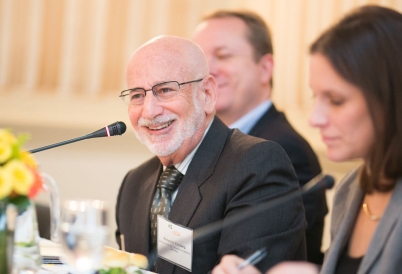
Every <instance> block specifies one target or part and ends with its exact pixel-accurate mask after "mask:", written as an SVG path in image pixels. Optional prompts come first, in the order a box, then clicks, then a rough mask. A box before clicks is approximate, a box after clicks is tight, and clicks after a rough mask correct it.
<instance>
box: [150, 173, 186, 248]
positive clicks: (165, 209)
mask: <svg viewBox="0 0 402 274" xmlns="http://www.w3.org/2000/svg"><path fill="white" fill-rule="evenodd" d="M183 176H184V175H183V174H181V173H180V171H178V170H177V169H176V168H175V167H174V166H168V167H167V168H166V169H165V170H164V171H163V172H162V174H161V176H160V177H159V182H158V186H157V188H156V192H155V196H154V201H153V203H152V206H151V241H152V247H153V250H155V251H156V241H157V220H158V217H157V215H162V216H163V217H165V218H167V217H169V213H170V207H171V202H172V194H173V192H174V191H175V190H176V189H177V187H178V186H179V184H180V183H181V180H182V179H183Z"/></svg>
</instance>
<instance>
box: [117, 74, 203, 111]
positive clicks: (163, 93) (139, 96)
mask: <svg viewBox="0 0 402 274" xmlns="http://www.w3.org/2000/svg"><path fill="white" fill-rule="evenodd" d="M202 80H204V78H201V79H197V80H193V81H189V82H184V83H179V82H177V81H169V82H164V83H159V84H156V85H155V86H153V87H152V88H151V89H148V90H145V89H143V88H130V89H126V90H123V91H122V92H121V94H120V96H119V97H120V98H121V99H122V100H123V102H124V103H125V104H126V105H141V104H143V103H144V99H145V96H146V94H147V91H151V90H152V93H153V94H154V96H155V97H156V98H157V99H158V100H159V101H161V102H164V101H167V100H169V99H171V98H173V97H174V96H175V95H176V94H177V93H178V92H179V90H180V87H181V86H182V85H185V84H191V83H195V82H201V81H202Z"/></svg>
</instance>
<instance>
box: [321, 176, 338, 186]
mask: <svg viewBox="0 0 402 274" xmlns="http://www.w3.org/2000/svg"><path fill="white" fill-rule="evenodd" d="M321 182H322V183H323V184H324V186H325V189H331V188H333V186H334V185H335V179H334V177H332V176H331V175H325V176H324V178H322V180H321Z"/></svg>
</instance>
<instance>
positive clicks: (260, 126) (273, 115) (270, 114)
mask: <svg viewBox="0 0 402 274" xmlns="http://www.w3.org/2000/svg"><path fill="white" fill-rule="evenodd" d="M279 114H280V112H279V111H278V110H277V109H276V108H275V106H274V104H273V103H272V105H271V106H270V108H269V109H268V110H267V111H266V112H265V113H264V115H263V116H262V117H261V118H260V120H258V122H257V123H256V124H255V125H254V126H253V128H252V129H251V130H250V132H249V133H248V134H249V135H251V136H258V134H259V132H260V131H261V130H265V129H266V128H269V125H270V124H272V121H274V120H275V119H277V116H278V115H279Z"/></svg>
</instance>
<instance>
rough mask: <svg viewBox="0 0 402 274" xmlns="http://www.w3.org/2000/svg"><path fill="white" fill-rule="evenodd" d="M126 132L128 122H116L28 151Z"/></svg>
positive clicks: (32, 151)
mask: <svg viewBox="0 0 402 274" xmlns="http://www.w3.org/2000/svg"><path fill="white" fill-rule="evenodd" d="M124 132H126V124H125V123H123V122H115V123H113V124H110V125H108V126H105V127H104V128H101V129H99V130H97V131H95V132H92V133H90V134H87V135H84V136H81V137H77V138H74V139H70V140H67V141H63V142H60V143H56V144H52V145H48V146H44V147H40V148H35V149H32V150H29V151H28V152H30V153H36V152H39V151H43V150H47V149H50V148H54V147H59V146H63V145H67V144H71V143H74V142H78V141H81V140H85V139H91V138H98V137H111V136H115V135H122V134H123V133H124Z"/></svg>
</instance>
